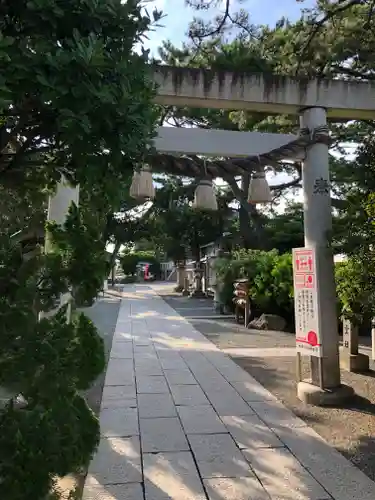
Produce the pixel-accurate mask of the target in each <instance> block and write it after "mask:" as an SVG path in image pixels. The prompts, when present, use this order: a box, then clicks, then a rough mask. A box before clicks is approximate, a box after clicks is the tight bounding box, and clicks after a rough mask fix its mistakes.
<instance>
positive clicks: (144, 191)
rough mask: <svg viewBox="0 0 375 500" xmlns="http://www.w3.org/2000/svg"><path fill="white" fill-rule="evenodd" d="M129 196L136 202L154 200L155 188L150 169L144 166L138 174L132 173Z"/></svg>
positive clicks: (136, 172)
mask: <svg viewBox="0 0 375 500" xmlns="http://www.w3.org/2000/svg"><path fill="white" fill-rule="evenodd" d="M130 196H131V197H132V198H135V199H138V200H153V199H154V198H155V188H154V183H153V180H152V173H151V171H150V168H149V167H148V166H147V165H145V166H144V167H142V168H141V170H140V171H139V172H138V171H137V170H135V171H134V174H133V179H132V183H131V186H130Z"/></svg>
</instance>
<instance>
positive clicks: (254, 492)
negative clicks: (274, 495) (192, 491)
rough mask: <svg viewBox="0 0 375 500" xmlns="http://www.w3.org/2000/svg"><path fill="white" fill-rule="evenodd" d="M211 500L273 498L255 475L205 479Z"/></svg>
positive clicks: (267, 499)
mask: <svg viewBox="0 0 375 500" xmlns="http://www.w3.org/2000/svg"><path fill="white" fill-rule="evenodd" d="M203 483H204V486H205V488H206V491H207V495H208V499H209V500H273V499H270V496H269V495H268V493H266V491H265V490H264V488H263V487H262V485H261V484H260V482H259V481H258V479H256V478H254V477H236V478H227V477H225V478H215V479H203Z"/></svg>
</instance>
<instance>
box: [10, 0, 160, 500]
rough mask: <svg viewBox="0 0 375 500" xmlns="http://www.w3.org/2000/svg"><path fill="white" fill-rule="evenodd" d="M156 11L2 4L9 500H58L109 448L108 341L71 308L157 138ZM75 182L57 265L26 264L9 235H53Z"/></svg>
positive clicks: (92, 277) (93, 281) (93, 291)
mask: <svg viewBox="0 0 375 500" xmlns="http://www.w3.org/2000/svg"><path fill="white" fill-rule="evenodd" d="M143 12H144V10H143V8H142V2H141V1H139V0H132V1H128V2H120V1H119V0H108V1H105V2H100V1H97V0H67V1H64V2H61V1H59V0H28V1H26V0H4V1H2V2H1V6H0V61H1V63H2V64H1V66H2V73H1V75H0V142H1V148H0V194H1V198H2V201H1V212H2V215H1V219H0V223H1V225H0V227H1V233H0V335H1V339H2V342H1V346H0V384H1V385H3V386H5V387H6V388H7V389H8V390H9V391H10V392H11V394H12V395H13V396H12V397H10V400H9V402H8V404H7V405H6V407H5V408H2V409H0V478H1V479H0V483H1V498H4V500H45V499H46V498H47V496H48V494H49V493H51V489H52V488H53V487H54V480H55V477H56V476H59V475H65V474H67V473H71V472H76V471H78V470H80V469H81V468H82V467H85V466H86V465H87V463H88V461H89V460H90V458H91V456H92V454H93V453H94V451H95V448H96V446H97V444H98V442H99V438H100V432H99V422H98V420H97V418H96V417H95V416H94V415H93V413H92V411H91V410H90V409H89V408H88V406H87V404H86V402H85V400H84V398H83V397H82V396H81V395H80V392H81V391H82V390H84V389H87V388H88V387H90V386H91V384H92V383H93V381H94V380H95V378H96V377H97V376H98V375H99V374H100V373H101V371H102V370H103V369H104V365H105V357H104V347H103V342H102V339H101V338H100V336H99V334H98V332H97V331H96V328H95V327H94V325H93V324H92V323H91V322H90V321H89V320H88V318H86V317H85V316H83V315H78V316H76V315H74V319H73V321H71V322H67V315H66V310H65V308H64V307H60V302H59V301H60V296H61V294H62V293H67V292H70V293H71V294H72V297H73V305H81V304H89V303H91V302H92V301H93V300H94V298H95V296H96V295H97V292H98V290H99V288H100V287H101V285H102V281H103V278H104V277H105V276H106V274H107V272H108V269H107V264H106V256H105V252H104V248H105V243H106V241H107V240H108V239H110V237H111V235H112V234H113V233H114V231H112V229H113V228H110V227H109V224H108V222H109V220H108V219H109V217H108V216H109V215H110V214H112V213H113V212H114V211H116V210H119V208H120V200H121V196H122V193H123V189H124V186H125V185H126V184H127V183H128V182H129V177H130V176H131V172H132V169H133V167H134V166H137V165H138V164H139V163H141V162H142V161H143V159H144V152H145V150H146V148H147V147H148V146H149V145H150V143H151V140H152V137H153V135H154V129H155V123H156V118H157V114H156V109H155V107H154V106H153V105H152V100H153V97H154V95H155V89H154V84H153V82H152V79H151V78H150V77H149V70H150V68H149V66H148V64H147V62H148V61H147V55H146V54H144V53H143V54H139V52H138V51H136V50H135V45H136V44H138V43H139V42H140V41H141V40H142V37H143V35H144V33H145V31H147V29H148V27H149V26H150V23H151V22H152V20H151V19H150V18H149V17H148V16H147V15H146V14H144V13H143ZM158 18H160V14H159V13H158V12H154V13H153V20H157V19H158ZM61 175H64V176H65V177H66V178H67V179H68V180H70V181H72V182H73V183H74V184H80V188H81V193H82V196H81V208H80V210H78V209H77V207H74V206H73V207H72V209H71V211H70V214H69V216H68V219H67V221H66V224H65V225H64V226H63V227H62V228H61V227H58V226H56V225H55V224H49V225H48V228H47V231H46V235H47V236H46V239H47V248H48V250H49V251H50V252H49V253H48V254H45V255H44V254H43V252H42V251H41V249H40V248H38V247H36V248H35V245H34V246H33V249H32V251H31V252H29V253H28V254H27V255H25V254H24V252H23V251H22V248H21V245H20V244H16V243H14V239H12V240H10V239H9V235H10V234H12V233H13V232H16V231H19V230H22V229H24V228H25V226H26V227H27V226H29V225H34V224H36V225H41V226H43V222H44V219H45V212H46V201H47V196H48V193H49V191H50V190H51V189H52V188H53V187H54V186H55V184H56V182H57V181H59V180H60V178H61ZM3 194H5V196H3ZM32 212H34V213H35V214H36V217H34V214H32ZM116 229H117V228H115V230H116ZM40 314H42V316H43V319H41V320H40ZM18 394H21V395H22V399H20V398H17V395H18ZM57 495H58V494H57Z"/></svg>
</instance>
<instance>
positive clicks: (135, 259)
mask: <svg viewBox="0 0 375 500" xmlns="http://www.w3.org/2000/svg"><path fill="white" fill-rule="evenodd" d="M139 262H149V263H150V269H149V270H150V272H151V273H153V274H155V275H156V277H157V278H159V277H160V274H161V267H160V262H159V260H158V259H157V258H156V256H155V253H154V252H151V251H139V252H128V253H124V254H123V255H122V256H121V258H120V263H121V267H122V270H123V272H124V274H125V276H129V275H130V276H133V275H135V274H136V272H137V264H138V263H139Z"/></svg>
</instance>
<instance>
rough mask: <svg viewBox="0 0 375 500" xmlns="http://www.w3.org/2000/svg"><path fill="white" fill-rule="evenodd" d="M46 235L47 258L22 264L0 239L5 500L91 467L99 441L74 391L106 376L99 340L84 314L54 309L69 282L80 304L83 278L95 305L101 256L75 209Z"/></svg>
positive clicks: (39, 495)
mask: <svg viewBox="0 0 375 500" xmlns="http://www.w3.org/2000/svg"><path fill="white" fill-rule="evenodd" d="M68 228H69V231H68ZM49 229H50V230H51V231H52V233H51V234H49V236H48V237H49V242H50V249H51V253H49V254H43V253H39V252H37V251H36V252H34V253H33V254H32V255H31V256H28V257H27V258H25V256H24V255H23V254H22V249H21V248H20V247H19V245H18V244H16V245H14V244H13V243H12V242H11V241H9V238H1V239H0V262H1V265H0V318H1V322H0V336H1V339H2V341H1V345H0V386H3V387H5V388H6V389H7V390H8V392H10V394H12V395H13V397H10V399H9V401H8V403H7V404H6V405H5V407H4V408H2V409H1V411H0V488H1V490H2V491H4V492H6V497H5V498H7V499H9V500H23V499H29V498H30V499H35V500H43V499H44V498H46V496H47V494H48V493H49V491H50V490H51V487H52V486H53V482H54V478H55V477H56V476H61V475H66V474H68V473H71V472H76V471H78V470H80V469H81V468H82V467H85V466H86V465H87V463H88V461H89V460H90V458H91V456H92V454H93V453H94V451H95V448H96V446H97V444H98V442H99V439H100V430H99V422H98V419H97V418H96V416H95V415H94V414H93V412H92V411H91V410H90V409H89V408H88V406H87V404H86V401H85V400H84V398H83V397H82V396H81V395H80V391H82V390H85V389H87V388H89V387H90V385H91V384H92V383H93V381H94V380H95V379H96V377H97V376H98V375H99V374H100V373H101V372H102V371H103V370H104V367H105V354H104V345H103V340H102V338H101V337H100V336H99V334H98V331H97V329H96V328H95V326H94V324H93V323H92V322H91V321H90V319H89V318H87V317H86V316H85V315H83V314H77V315H76V314H74V315H73V317H72V320H71V321H70V322H68V321H67V306H63V307H59V309H58V310H57V312H56V311H55V312H54V311H53V309H54V308H55V307H56V303H58V300H57V299H58V298H59V297H60V294H62V293H66V292H67V291H69V290H71V289H72V287H73V286H76V288H75V290H74V291H73V301H74V299H76V297H77V293H74V292H77V291H79V290H80V289H81V288H80V281H79V279H82V280H83V284H84V286H85V294H84V297H85V299H87V300H89V301H91V300H92V299H93V297H95V296H96V294H97V291H98V290H97V288H98V285H99V282H100V280H99V278H98V276H101V273H102V271H101V270H102V268H103V260H102V259H101V256H100V254H98V253H97V248H96V246H95V243H94V242H93V241H92V237H91V236H92V235H90V234H88V229H87V228H85V227H84V226H83V225H82V223H81V218H80V213H79V210H78V209H77V208H76V207H72V209H71V211H70V214H69V216H68V218H67V221H66V224H65V225H64V227H63V228H59V227H55V226H53V225H51V226H49ZM79 255H81V257H79ZM82 255H85V257H86V262H85V263H84V264H83V265H82V269H83V270H84V272H85V273H86V275H85V276H83V275H82V274H79V275H78V273H79V272H80V271H79V266H78V262H77V258H82ZM102 257H103V259H104V254H103V255H102ZM101 279H102V277H101ZM78 296H80V295H78ZM40 313H48V314H47V315H44V317H43V318H42V319H40V317H39V314H40ZM18 395H22V398H20V397H18Z"/></svg>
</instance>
